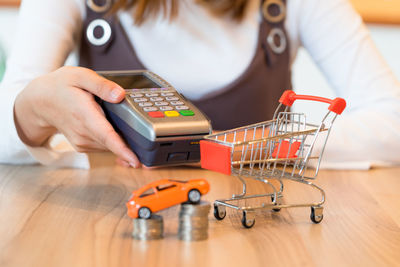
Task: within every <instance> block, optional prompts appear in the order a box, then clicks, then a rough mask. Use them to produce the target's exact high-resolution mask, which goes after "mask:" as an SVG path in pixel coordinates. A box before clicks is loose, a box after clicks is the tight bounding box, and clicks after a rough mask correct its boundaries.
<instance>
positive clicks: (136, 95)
mask: <svg viewBox="0 0 400 267" xmlns="http://www.w3.org/2000/svg"><path fill="white" fill-rule="evenodd" d="M130 96H131V97H142V96H143V94H141V93H133V94H130Z"/></svg>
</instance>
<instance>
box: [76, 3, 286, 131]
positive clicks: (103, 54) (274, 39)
mask: <svg viewBox="0 0 400 267" xmlns="http://www.w3.org/2000/svg"><path fill="white" fill-rule="evenodd" d="M98 1H100V0H98ZM89 2H91V3H96V1H95V0H91V1H87V3H89ZM284 3H285V0H263V1H261V8H260V10H261V12H262V14H263V16H262V18H263V19H262V21H261V23H260V29H259V36H258V44H257V51H256V53H255V56H254V58H253V59H252V62H251V63H250V65H249V67H248V68H247V70H245V72H244V73H243V74H242V75H240V76H239V77H238V78H237V79H236V80H234V81H233V82H232V83H231V84H229V85H227V86H226V87H225V88H223V89H222V90H221V92H222V93H220V94H217V95H216V96H212V97H208V98H206V99H201V100H194V101H193V100H192V102H193V103H194V104H195V105H196V106H197V107H198V108H200V110H202V111H203V112H204V113H205V114H207V116H208V117H209V118H210V119H211V122H212V126H213V129H214V130H225V129H230V128H235V127H239V126H244V125H247V124H251V123H256V122H260V121H264V120H268V119H271V118H272V115H273V112H274V111H275V108H276V106H277V104H278V100H279V97H280V96H281V94H282V93H283V91H284V90H286V89H291V78H290V77H291V73H290V66H289V62H290V58H289V47H288V42H287V37H286V36H287V35H286V32H285V30H284V18H285V4H284ZM103 5H104V0H103ZM99 6H100V7H101V4H100V2H99ZM86 11H87V16H86V19H85V21H84V24H83V38H82V41H81V46H80V66H82V67H87V68H90V69H93V70H96V71H105V70H136V69H145V67H144V66H143V64H142V63H141V62H140V60H139V59H138V57H137V55H136V52H135V49H134V48H133V47H132V44H131V42H130V41H129V38H128V37H127V36H126V33H125V31H124V29H123V28H122V25H121V23H120V22H119V21H118V18H117V16H115V15H113V16H106V13H107V10H105V11H104V12H99V10H97V12H95V11H94V10H93V7H89V6H87V7H86ZM99 21H101V22H102V23H98V22H99ZM105 22H107V25H108V26H107V27H106V28H104V27H103V26H102V25H104V23H105ZM91 24H92V25H91ZM96 25H98V26H99V27H97V26H96ZM94 26H95V27H94ZM108 27H109V28H108ZM107 28H108V29H107ZM110 30H111V31H110ZM105 34H107V35H108V36H109V38H106V39H104V40H99V39H101V37H104V35H105ZM93 37H94V38H95V39H96V38H97V41H100V42H98V43H94V42H93ZM106 37H107V36H106ZM150 71H151V70H150ZM178 90H179V88H178ZM189 100H190V98H189Z"/></svg>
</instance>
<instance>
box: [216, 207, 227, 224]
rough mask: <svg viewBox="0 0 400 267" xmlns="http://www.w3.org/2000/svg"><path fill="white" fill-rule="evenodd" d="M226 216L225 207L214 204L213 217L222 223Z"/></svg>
mask: <svg viewBox="0 0 400 267" xmlns="http://www.w3.org/2000/svg"><path fill="white" fill-rule="evenodd" d="M225 216H226V209H225V207H222V206H219V205H216V204H214V217H215V219H217V220H218V221H222V220H223V219H224V218H225Z"/></svg>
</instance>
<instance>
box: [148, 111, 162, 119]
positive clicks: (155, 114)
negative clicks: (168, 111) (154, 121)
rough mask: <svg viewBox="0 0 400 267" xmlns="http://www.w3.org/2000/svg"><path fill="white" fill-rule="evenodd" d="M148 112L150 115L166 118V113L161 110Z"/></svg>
mask: <svg viewBox="0 0 400 267" xmlns="http://www.w3.org/2000/svg"><path fill="white" fill-rule="evenodd" d="M147 114H149V116H150V117H153V118H164V113H162V112H161V111H152V112H149V113H147Z"/></svg>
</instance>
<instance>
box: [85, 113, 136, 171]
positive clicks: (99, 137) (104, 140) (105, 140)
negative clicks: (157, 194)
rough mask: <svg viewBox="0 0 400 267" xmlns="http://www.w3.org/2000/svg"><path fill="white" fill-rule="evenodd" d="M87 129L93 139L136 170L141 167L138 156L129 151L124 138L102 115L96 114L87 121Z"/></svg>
mask: <svg viewBox="0 0 400 267" xmlns="http://www.w3.org/2000/svg"><path fill="white" fill-rule="evenodd" d="M86 124H87V125H86V127H87V129H88V131H89V132H90V133H92V138H93V139H95V140H96V141H97V142H99V143H100V144H101V145H104V146H105V147H107V149H109V150H110V151H111V152H113V153H114V154H115V155H117V157H119V158H121V159H122V160H125V161H126V162H128V163H129V165H131V166H132V167H134V168H138V167H140V162H139V159H138V158H137V156H136V155H135V154H134V153H133V152H132V151H131V150H130V149H129V147H128V146H127V145H126V144H125V142H124V141H123V140H122V138H121V137H120V136H119V135H118V134H117V133H116V132H115V130H114V128H113V127H112V126H111V124H110V123H109V122H108V121H107V120H106V119H105V117H103V116H102V115H101V114H100V113H98V112H94V114H92V116H90V119H88V120H87V121H86Z"/></svg>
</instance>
